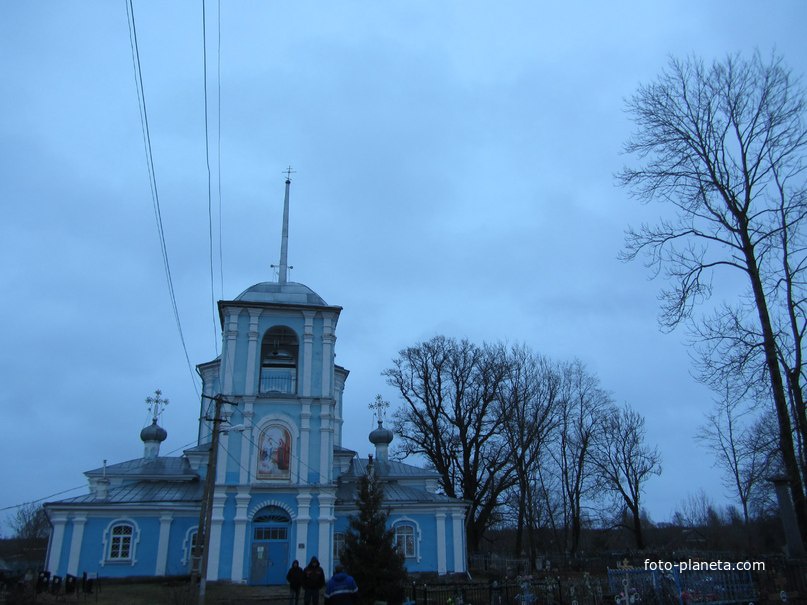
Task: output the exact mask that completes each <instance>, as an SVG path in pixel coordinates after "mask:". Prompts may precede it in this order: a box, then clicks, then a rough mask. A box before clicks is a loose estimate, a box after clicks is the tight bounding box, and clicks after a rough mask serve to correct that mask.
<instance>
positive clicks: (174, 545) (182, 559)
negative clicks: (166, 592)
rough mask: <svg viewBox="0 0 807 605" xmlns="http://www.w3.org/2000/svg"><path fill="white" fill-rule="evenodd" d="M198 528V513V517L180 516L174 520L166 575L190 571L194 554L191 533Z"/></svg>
mask: <svg viewBox="0 0 807 605" xmlns="http://www.w3.org/2000/svg"><path fill="white" fill-rule="evenodd" d="M198 528H199V516H198V515H197V516H196V517H178V518H176V519H174V520H173V522H172V523H171V536H170V538H169V540H168V563H167V565H166V569H165V573H166V575H169V576H181V575H184V574H187V573H189V572H190V569H191V561H192V559H191V557H192V555H193V553H192V544H191V534H192V533H193V532H194V531H196V530H197V529H198ZM189 530H190V531H189Z"/></svg>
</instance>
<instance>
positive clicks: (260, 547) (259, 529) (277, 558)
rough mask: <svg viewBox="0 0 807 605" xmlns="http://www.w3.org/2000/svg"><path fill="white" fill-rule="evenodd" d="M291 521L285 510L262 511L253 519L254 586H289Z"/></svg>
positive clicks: (252, 570) (250, 580) (252, 567)
mask: <svg viewBox="0 0 807 605" xmlns="http://www.w3.org/2000/svg"><path fill="white" fill-rule="evenodd" d="M290 527H291V518H290V517H289V514H288V513H287V512H286V511H284V510H283V509H282V508H279V507H277V506H269V507H266V508H263V509H261V510H260V511H258V513H257V514H256V515H255V518H254V519H253V520H252V549H251V552H252V560H251V563H250V572H249V582H250V584H285V582H286V571H287V569H288V567H289V529H290Z"/></svg>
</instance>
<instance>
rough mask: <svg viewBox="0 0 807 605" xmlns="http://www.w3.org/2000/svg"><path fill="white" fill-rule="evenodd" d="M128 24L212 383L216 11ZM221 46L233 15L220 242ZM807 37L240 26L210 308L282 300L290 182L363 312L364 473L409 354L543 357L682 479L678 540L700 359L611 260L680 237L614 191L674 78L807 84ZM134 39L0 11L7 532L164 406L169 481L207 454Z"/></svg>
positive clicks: (563, 20)
mask: <svg viewBox="0 0 807 605" xmlns="http://www.w3.org/2000/svg"><path fill="white" fill-rule="evenodd" d="M134 9H135V17H136V25H137V33H138V43H139V48H140V59H141V68H142V77H143V84H144V88H145V95H146V103H147V110H148V118H149V123H150V127H151V129H150V132H151V142H152V149H153V157H154V167H155V171H156V178H157V186H158V192H159V197H160V203H161V208H162V218H163V226H164V230H165V238H166V242H167V249H168V255H169V259H170V263H171V271H172V274H173V279H174V287H175V290H176V299H177V303H178V308H179V313H180V317H181V321H182V327H183V330H184V334H185V339H186V342H187V349H188V355H189V357H190V361H191V363H192V364H194V365H195V364H197V363H202V362H205V361H208V360H210V359H212V358H214V357H215V356H216V352H217V351H216V346H217V345H216V344H215V341H216V338H218V336H217V335H215V334H214V327H213V322H214V319H213V310H212V302H211V280H210V261H209V256H208V247H209V239H208V233H209V223H208V180H207V168H206V160H205V129H204V95H203V91H204V88H203V73H204V72H203V44H202V40H203V38H202V9H201V2H199V1H198V0H197V1H194V2H190V1H175V2H156V1H154V2H146V1H144V0H135V2H134ZM216 23H217V15H216V3H215V2H213V1H212V0H211V1H210V2H208V16H207V28H208V53H209V54H208V70H209V71H208V86H209V91H210V95H209V112H210V124H211V131H210V134H211V139H210V140H211V170H212V173H213V215H214V221H215V224H214V233H215V235H217V234H218V196H217V190H218V181H217V178H216V177H217V174H218V172H219V171H218V160H217V156H218V149H219V147H218V145H217V143H216V141H217V138H216V132H217V129H216V119H217V116H218V110H219V105H218V103H217V98H218V89H217V87H216V82H217V78H216V66H217V59H216V47H217V33H216V32H217V27H216ZM805 24H807V3H805V2H803V1H802V0H793V1H785V0H782V1H777V2H758V1H745V0H715V1H711V2H702V1H700V0H698V1H694V0H693V1H686V2H661V1H659V2H647V1H635V2H593V1H592V2H552V3H550V2H526V1H525V2H488V3H482V2H439V1H435V0H423V1H411V0H407V1H389V2H369V1H367V2H327V3H324V2H284V3H280V2H271V1H268V0H267V1H264V2H258V1H252V2H246V1H228V2H223V3H222V7H221V54H220V65H221V79H220V83H221V89H220V95H221V104H220V115H221V139H220V140H221V144H220V157H221V162H220V175H221V181H220V184H221V226H222V229H221V231H222V234H223V237H222V258H223V263H222V265H221V269H223V271H221V272H222V273H223V291H222V287H221V283H222V280H221V279H220V265H219V257H218V249H216V253H215V255H214V256H215V259H214V261H215V262H214V265H215V266H214V273H215V277H214V294H213V296H214V297H215V299H217V300H218V299H222V298H223V299H232V298H234V297H236V296H237V295H238V294H239V293H240V292H241V291H243V290H244V289H246V288H247V287H249V286H250V285H252V284H253V283H256V282H260V281H267V280H273V279H274V274H273V271H272V269H271V268H270V265H271V264H272V263H275V264H276V263H277V262H278V250H279V240H280V219H281V213H282V199H283V175H282V174H281V171H282V170H283V169H285V168H286V166H287V165H289V164H290V165H291V166H292V167H293V169H295V170H296V171H297V172H296V174H294V175H293V179H294V182H293V185H292V195H291V203H292V209H291V236H290V244H289V258H290V263H291V264H292V265H293V266H294V270H293V271H292V273H291V279H292V280H294V281H299V282H302V283H305V284H307V285H308V286H310V287H311V288H313V289H314V290H315V291H316V292H317V293H319V294H320V295H321V296H322V297H323V298H324V299H325V300H326V301H327V302H328V303H329V304H335V305H341V306H342V307H344V311H343V312H342V317H341V319H340V322H339V325H338V329H337V335H338V342H337V347H336V353H337V363H339V364H340V365H343V366H345V367H347V368H348V369H349V370H350V372H351V373H350V377H349V379H348V383H347V388H346V391H345V409H346V413H345V420H346V423H345V435H344V443H343V445H345V446H346V447H349V448H351V449H354V450H357V451H358V452H360V453H361V454H362V455H365V454H366V453H367V452H369V451H370V444H369V443H368V441H367V433H368V432H369V430H370V429H371V427H372V420H371V414H370V412H369V410H368V408H367V406H368V404H369V403H370V402H371V401H373V399H374V397H375V395H376V393H381V394H383V395H384V396H385V398H387V399H389V400H390V401H391V403H392V404H393V407H394V406H397V405H398V404H399V400H398V398H397V396H396V393H395V392H394V391H393V390H392V389H391V388H390V387H388V386H387V385H386V384H385V381H384V379H383V377H382V376H381V371H382V370H383V369H384V368H386V367H389V366H390V363H391V360H392V358H393V357H394V356H395V354H396V353H397V351H399V350H400V349H401V348H403V347H405V346H408V345H411V344H414V343H416V342H419V341H422V340H425V339H428V338H431V337H432V336H434V335H436V334H446V335H450V336H456V337H468V338H469V339H471V340H473V341H475V342H480V343H481V342H482V341H496V340H506V341H508V342H523V343H526V344H528V345H530V346H531V347H532V348H534V349H535V350H537V351H540V352H542V353H544V354H546V355H548V356H551V357H553V358H556V359H571V358H573V357H577V358H579V359H580V360H582V361H583V362H584V363H585V364H586V365H587V367H588V368H589V369H590V370H591V371H592V372H594V373H596V374H597V375H598V376H599V377H600V379H601V381H602V384H603V386H604V387H605V388H606V389H607V390H608V391H610V392H611V394H612V396H613V398H614V400H615V401H616V402H618V403H629V404H631V405H632V406H634V407H635V408H637V409H638V410H639V411H640V412H642V413H643V414H644V415H645V416H646V417H647V429H648V440H649V441H650V442H651V443H657V444H658V445H659V447H660V449H661V451H662V455H663V458H664V463H663V466H664V472H663V475H662V477H661V478H659V479H654V480H653V481H652V482H650V483H649V484H648V486H647V495H646V504H647V507H648V509H649V512H650V515H651V517H652V518H653V519H654V520H657V521H663V520H667V519H669V517H670V515H671V513H672V512H673V511H674V510H675V508H676V507H678V506H679V504H680V503H681V501H682V500H683V499H684V498H685V497H686V495H687V494H689V493H695V492H697V491H698V490H700V489H705V490H706V491H707V493H708V494H709V495H710V496H712V497H713V498H714V499H715V500H716V501H719V502H721V501H722V499H723V497H724V490H723V489H722V487H721V486H720V481H719V475H718V473H717V471H715V470H714V469H712V468H711V465H712V460H711V458H710V457H709V455H708V454H707V453H706V452H704V451H703V450H702V449H701V448H700V447H698V446H697V445H696V444H695V442H694V441H693V435H694V433H695V431H696V429H697V427H698V425H699V424H700V423H702V422H703V414H704V412H705V411H707V410H708V409H709V407H710V406H711V399H712V396H711V394H710V393H709V392H708V391H707V390H706V389H705V388H704V387H702V386H700V385H699V384H697V383H696V382H695V381H694V380H693V379H692V377H691V365H690V360H689V358H688V352H687V349H686V346H685V334H683V333H673V334H662V333H660V332H659V330H658V327H657V316H658V307H657V300H656V297H657V294H658V291H659V289H660V287H661V286H662V285H663V284H662V283H660V282H653V281H649V279H648V278H649V274H648V272H647V271H646V270H645V269H644V267H642V265H641V263H633V264H624V263H622V262H620V261H618V260H617V254H618V252H619V250H620V249H621V247H622V243H623V236H624V230H625V228H626V227H627V226H628V225H630V224H633V225H637V224H639V223H640V222H641V221H643V220H648V221H650V220H653V219H654V217H657V216H659V212H661V211H662V210H661V209H660V208H659V207H658V206H641V205H639V204H638V202H636V201H635V200H633V199H631V198H630V197H629V195H628V193H627V192H626V191H625V190H622V189H620V188H618V187H617V186H616V185H615V182H614V177H613V175H614V173H616V172H618V171H619V170H620V168H621V167H623V166H624V165H625V164H626V163H630V162H632V161H633V159H632V158H630V157H627V156H625V155H623V154H622V153H621V149H622V145H623V144H624V142H625V140H626V138H627V137H628V136H629V134H630V133H631V131H632V125H631V123H630V121H629V116H627V115H626V114H625V112H624V101H625V99H626V98H627V97H629V96H630V95H631V94H632V93H633V92H634V91H635V90H636V88H637V86H638V85H639V84H640V83H647V82H650V81H652V80H653V79H654V78H655V77H656V75H657V74H658V73H659V72H660V70H661V69H662V68H663V67H664V66H665V64H666V63H667V60H668V57H670V56H676V57H685V56H687V55H690V54H694V55H698V56H701V57H703V58H704V59H706V60H708V61H710V60H712V59H714V58H718V59H720V58H724V57H725V56H726V55H727V54H728V53H736V52H740V53H744V54H745V55H748V54H750V53H751V52H753V51H754V50H755V49H759V50H760V51H761V52H762V53H763V54H766V55H767V54H769V53H770V52H771V51H773V50H774V49H775V50H776V52H778V53H780V54H781V55H782V56H783V57H784V58H785V60H786V62H787V63H788V64H789V66H790V67H791V68H792V69H793V71H794V72H795V73H796V74H798V75H799V76H802V75H803V74H805V72H807V53H806V52H805V51H807V39H806V38H805V36H804V26H805ZM128 31H129V30H128V26H127V18H126V9H125V3H124V1H123V0H121V1H118V2H110V1H108V0H103V1H100V0H99V1H97V2H57V1H50V2H44V1H42V2H23V1H16V2H14V1H6V2H3V3H0V74H2V77H0V145H1V146H2V158H1V160H2V161H0V203H2V219H1V220H0V249H1V250H2V263H1V264H0V285H1V286H2V297H1V298H0V306H1V307H0V315H2V317H3V318H4V320H5V328H4V330H3V346H2V348H0V376H2V379H3V388H2V390H0V405H2V410H3V415H4V421H3V423H2V425H3V429H2V439H0V460H2V477H3V488H2V489H1V490H0V508H5V507H11V506H13V505H16V504H19V503H22V502H26V501H30V500H34V499H37V498H42V497H45V496H49V495H50V494H55V493H57V492H61V491H62V490H68V489H70V488H75V487H83V486H84V485H85V484H86V481H85V479H84V476H83V475H82V473H83V472H84V471H86V470H88V469H92V468H96V467H99V466H100V465H101V464H102V460H104V459H107V460H108V461H109V463H110V464H111V463H116V462H121V461H124V460H128V459H131V458H135V457H138V456H141V455H142V443H141V442H140V440H139V431H140V429H141V428H142V427H143V426H144V424H145V423H146V422H147V413H146V407H145V404H144V403H143V400H144V398H145V397H146V396H147V395H149V394H150V393H152V392H153V390H154V389H156V388H161V389H162V390H163V392H164V394H165V396H167V397H168V398H169V399H170V402H171V403H170V404H169V406H168V408H167V410H166V411H165V414H164V416H163V420H162V425H163V426H164V427H165V428H166V429H167V431H168V440H167V441H166V442H165V443H164V444H163V449H162V453H163V454H166V453H168V452H171V451H172V450H177V451H180V450H181V449H182V448H183V447H187V446H188V445H190V444H192V443H193V442H194V440H195V437H196V429H197V420H196V419H197V416H198V411H199V403H198V398H197V395H196V392H195V390H194V385H193V382H192V378H191V375H190V373H189V370H188V366H187V363H186V361H185V357H184V353H183V351H182V347H181V344H180V339H179V337H178V333H177V328H176V324H175V321H174V317H173V314H172V310H171V306H170V303H169V297H168V293H167V287H166V280H165V276H164V271H163V265H162V259H161V253H160V248H159V242H158V237H157V229H156V226H155V218H154V212H153V209H152V199H151V195H150V192H149V183H148V175H147V170H146V161H145V152H144V148H143V137H142V131H141V125H140V117H139V111H138V100H137V93H136V88H135V79H134V75H133V69H132V54H131V48H130V40H129V33H128ZM217 246H218V244H216V248H217ZM218 346H219V347H220V344H219V345H218ZM693 469H694V470H693ZM80 493H82V492H81V491H80V490H79V491H72V492H69V493H66V494H64V497H69V496H73V495H78V494H80ZM60 497H61V496H60ZM51 499H55V498H51ZM9 513H13V510H10V511H5V512H3V513H0V514H2V515H5V514H9ZM6 531H7V530H6Z"/></svg>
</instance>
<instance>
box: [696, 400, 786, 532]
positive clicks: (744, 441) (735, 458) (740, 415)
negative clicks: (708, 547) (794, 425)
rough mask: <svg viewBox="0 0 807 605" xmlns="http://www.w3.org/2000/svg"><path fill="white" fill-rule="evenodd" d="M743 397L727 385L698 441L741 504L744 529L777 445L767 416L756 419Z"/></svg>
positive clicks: (752, 407) (751, 407)
mask: <svg viewBox="0 0 807 605" xmlns="http://www.w3.org/2000/svg"><path fill="white" fill-rule="evenodd" d="M743 395H744V393H736V392H732V390H731V387H730V386H727V387H726V390H725V394H724V396H723V398H722V399H721V400H719V401H718V402H716V406H715V410H714V412H712V413H711V414H709V416H708V417H707V423H706V424H705V425H704V426H702V427H701V428H700V430H699V431H698V434H697V439H698V440H699V441H700V442H701V443H703V444H704V445H705V446H706V447H708V448H709V449H710V450H711V451H712V453H713V454H714V455H715V462H716V464H717V465H718V466H719V467H721V468H722V469H723V472H724V477H725V478H724V484H725V486H726V487H727V488H728V489H730V490H731V491H732V493H733V494H734V495H735V496H737V499H738V500H739V501H740V508H741V511H742V518H743V523H744V524H745V525H746V526H747V525H748V522H749V521H750V518H751V510H750V506H751V501H752V497H753V496H754V494H755V492H756V491H758V490H759V489H761V488H764V486H765V480H766V479H767V477H768V476H769V475H770V474H772V466H773V464H774V461H775V459H776V452H775V449H776V442H775V431H773V432H772V431H770V430H769V429H770V428H771V427H770V426H769V425H770V423H769V422H768V421H769V419H770V415H768V414H763V415H762V417H757V416H755V414H754V406H753V404H750V403H749V402H747V401H745V400H744V399H743ZM766 429H768V430H766Z"/></svg>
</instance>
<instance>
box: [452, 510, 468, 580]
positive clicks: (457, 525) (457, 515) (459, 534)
mask: <svg viewBox="0 0 807 605" xmlns="http://www.w3.org/2000/svg"><path fill="white" fill-rule="evenodd" d="M451 522H452V524H453V527H452V529H453V530H454V573H464V572H465V515H464V514H463V513H461V512H452V513H451Z"/></svg>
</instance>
